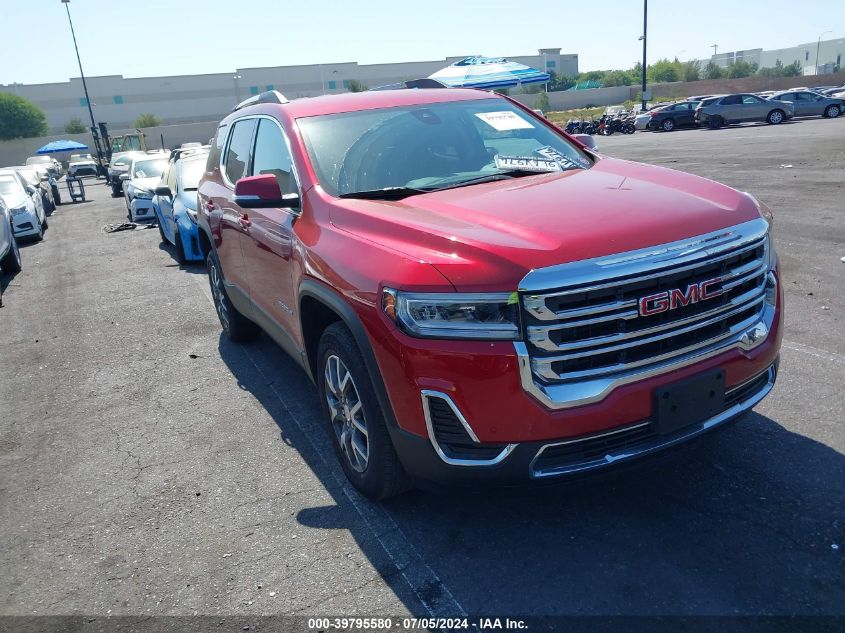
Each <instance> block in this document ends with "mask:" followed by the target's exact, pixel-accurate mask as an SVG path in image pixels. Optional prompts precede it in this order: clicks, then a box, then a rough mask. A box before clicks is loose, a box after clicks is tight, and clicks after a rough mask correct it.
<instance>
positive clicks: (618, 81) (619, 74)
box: [601, 70, 632, 87]
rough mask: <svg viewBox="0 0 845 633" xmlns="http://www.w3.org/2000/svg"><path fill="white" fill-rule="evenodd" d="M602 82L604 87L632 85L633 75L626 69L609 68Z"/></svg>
mask: <svg viewBox="0 0 845 633" xmlns="http://www.w3.org/2000/svg"><path fill="white" fill-rule="evenodd" d="M601 83H602V86H604V87H609V86H630V85H631V83H632V82H631V75H629V74H628V73H627V72H625V71H624V70H609V71H607V72H606V73H605V74H604V79H602V82H601Z"/></svg>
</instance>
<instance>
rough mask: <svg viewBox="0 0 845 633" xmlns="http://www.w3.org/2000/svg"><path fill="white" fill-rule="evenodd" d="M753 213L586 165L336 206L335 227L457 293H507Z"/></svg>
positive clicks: (675, 175)
mask: <svg viewBox="0 0 845 633" xmlns="http://www.w3.org/2000/svg"><path fill="white" fill-rule="evenodd" d="M757 217H759V212H758V210H757V207H756V204H755V203H754V202H753V200H752V199H751V198H750V197H749V196H747V195H746V194H743V193H740V192H738V191H736V190H734V189H731V188H730V187H727V186H725V185H721V184H719V183H716V182H713V181H710V180H706V179H704V178H700V177H698V176H692V175H690V174H685V173H681V172H676V171H673V170H670V169H665V168H661V167H653V166H650V165H643V164H640V163H632V162H628V161H621V160H615V159H609V158H605V159H602V160H600V161H598V162H597V163H596V164H595V165H594V166H593V167H592V168H591V169H588V170H578V171H570V172H564V173H560V174H542V175H538V176H530V177H526V178H516V179H513V180H505V181H497V182H493V183H485V184H480V185H474V186H468V187H460V188H455V189H448V190H444V191H438V192H432V193H427V194H421V195H417V196H411V197H409V198H405V199H403V200H400V201H372V200H355V199H343V200H336V201H335V205H334V208H333V209H332V222H333V224H334V225H335V226H337V227H338V228H340V229H342V230H346V231H349V232H352V233H355V234H357V235H360V236H362V237H365V238H367V239H369V240H373V241H375V242H378V243H381V244H384V245H385V246H389V247H391V248H392V249H394V250H397V251H399V252H402V253H405V254H406V255H408V256H409V257H412V258H414V259H417V260H420V261H426V262H429V263H431V264H432V265H433V266H435V267H436V268H437V269H438V270H439V271H440V272H441V273H443V275H445V276H446V278H447V279H449V281H450V282H451V283H452V284H453V285H454V287H455V288H456V289H457V290H459V291H489V290H498V291H501V290H513V289H516V288H517V287H518V284H519V281H520V280H521V279H522V278H523V277H524V276H525V274H526V273H528V272H529V271H530V270H532V269H535V268H542V267H545V266H552V265H555V264H562V263H567V262H572V261H578V260H582V259H589V258H592V257H599V256H603V255H610V254H615V253H621V252H625V251H630V250H634V249H639V248H645V247H648V246H654V245H657V244H662V243H666V242H672V241H676V240H680V239H684V238H687V237H693V236H696V235H701V234H704V233H709V232H711V231H716V230H719V229H722V228H725V227H728V226H732V225H734V224H739V223H741V222H745V221H748V220H752V219H755V218H757Z"/></svg>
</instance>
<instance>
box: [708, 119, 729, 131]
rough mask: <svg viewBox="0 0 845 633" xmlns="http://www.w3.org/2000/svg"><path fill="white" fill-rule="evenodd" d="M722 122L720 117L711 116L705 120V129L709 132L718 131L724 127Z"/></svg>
mask: <svg viewBox="0 0 845 633" xmlns="http://www.w3.org/2000/svg"><path fill="white" fill-rule="evenodd" d="M724 123H725V122H724V120H723V119H722V117H720V116H711V117H710V118H709V119H707V127H709V128H710V129H711V130H718V129H719V128H720V127H722V125H724Z"/></svg>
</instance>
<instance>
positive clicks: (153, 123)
mask: <svg viewBox="0 0 845 633" xmlns="http://www.w3.org/2000/svg"><path fill="white" fill-rule="evenodd" d="M159 125H161V119H159V118H158V117H157V116H156V115H155V114H153V113H151V112H144V113H143V114H140V115H138V118H137V119H135V122H134V123H133V124H132V127H158V126H159Z"/></svg>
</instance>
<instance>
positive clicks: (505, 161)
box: [493, 154, 564, 173]
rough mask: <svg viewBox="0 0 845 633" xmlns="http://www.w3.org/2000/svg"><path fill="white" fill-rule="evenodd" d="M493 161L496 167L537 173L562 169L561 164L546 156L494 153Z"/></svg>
mask: <svg viewBox="0 0 845 633" xmlns="http://www.w3.org/2000/svg"><path fill="white" fill-rule="evenodd" d="M493 163H494V164H495V165H496V167H497V168H498V169H507V170H512V169H515V170H518V171H536V172H538V173H548V172H553V171H563V169H564V168H563V165H561V164H560V163H558V162H557V161H554V160H549V159H548V158H533V157H531V156H501V155H500V154H496V156H495V157H494V158H493Z"/></svg>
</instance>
